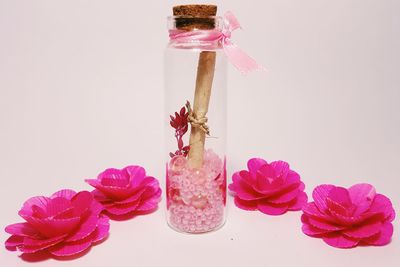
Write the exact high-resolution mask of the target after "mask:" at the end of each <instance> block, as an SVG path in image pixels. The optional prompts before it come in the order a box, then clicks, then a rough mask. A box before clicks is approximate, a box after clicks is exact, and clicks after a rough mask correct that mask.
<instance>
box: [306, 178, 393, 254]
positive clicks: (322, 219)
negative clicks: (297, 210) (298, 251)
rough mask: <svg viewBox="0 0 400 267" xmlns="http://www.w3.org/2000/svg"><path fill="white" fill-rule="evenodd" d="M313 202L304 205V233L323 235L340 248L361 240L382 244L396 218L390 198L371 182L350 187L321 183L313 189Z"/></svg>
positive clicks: (366, 243)
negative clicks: (378, 191)
mask: <svg viewBox="0 0 400 267" xmlns="http://www.w3.org/2000/svg"><path fill="white" fill-rule="evenodd" d="M312 196H313V199H314V202H310V203H308V204H306V205H305V206H304V207H303V212H304V213H303V215H302V217H301V220H302V222H303V227H302V230H303V233H305V234H306V235H309V236H312V237H321V238H322V239H323V240H324V241H325V243H327V244H328V245H330V246H333V247H338V248H351V247H355V246H357V245H359V244H363V245H375V246H382V245H386V244H388V243H389V242H390V239H391V237H392V234H393V225H392V223H391V222H392V221H393V220H394V218H395V211H394V209H393V206H392V203H391V201H390V199H388V198H387V197H385V196H384V195H381V194H377V193H376V192H375V188H374V187H373V186H372V185H370V184H356V185H353V186H352V187H350V188H349V189H346V188H343V187H338V186H334V185H327V184H323V185H319V186H317V187H316V188H315V189H314V191H313V194H312Z"/></svg>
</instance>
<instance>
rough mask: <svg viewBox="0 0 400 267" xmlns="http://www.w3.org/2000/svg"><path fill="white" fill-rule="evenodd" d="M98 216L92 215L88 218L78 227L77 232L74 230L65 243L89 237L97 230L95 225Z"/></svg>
mask: <svg viewBox="0 0 400 267" xmlns="http://www.w3.org/2000/svg"><path fill="white" fill-rule="evenodd" d="M98 220H99V218H98V215H97V214H94V215H91V216H88V217H87V218H86V219H85V220H84V221H83V222H82V223H81V225H80V226H79V228H78V229H77V230H75V231H74V232H73V233H71V235H70V236H69V237H68V238H67V239H66V240H65V241H66V242H73V241H77V240H81V239H83V238H85V237H87V236H89V235H90V234H91V233H93V231H94V230H96V228H97V223H98Z"/></svg>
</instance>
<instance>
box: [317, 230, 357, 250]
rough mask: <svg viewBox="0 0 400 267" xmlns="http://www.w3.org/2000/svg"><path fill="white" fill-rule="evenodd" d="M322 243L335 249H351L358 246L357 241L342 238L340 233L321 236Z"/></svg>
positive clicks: (345, 237)
mask: <svg viewBox="0 0 400 267" xmlns="http://www.w3.org/2000/svg"><path fill="white" fill-rule="evenodd" d="M322 239H323V240H324V242H325V243H326V244H328V245H330V246H332V247H335V248H352V247H355V246H357V245H358V242H359V241H358V240H356V239H352V238H350V237H347V236H344V235H342V234H340V233H331V234H326V235H323V237H322Z"/></svg>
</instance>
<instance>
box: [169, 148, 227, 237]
mask: <svg viewBox="0 0 400 267" xmlns="http://www.w3.org/2000/svg"><path fill="white" fill-rule="evenodd" d="M167 192H168V194H167V209H168V219H169V223H170V224H171V226H172V227H174V228H175V229H177V230H179V231H183V232H188V233H203V232H208V231H212V230H214V229H216V228H218V227H219V226H220V225H221V224H222V223H223V221H224V207H225V199H226V171H225V162H224V161H223V160H222V159H221V158H220V157H218V155H217V154H215V153H214V152H213V151H212V150H211V149H209V150H206V151H205V153H204V162H203V167H202V168H201V169H191V168H190V167H189V166H188V162H187V159H186V158H185V157H183V156H175V157H173V158H172V159H171V160H170V162H169V165H168V169H167Z"/></svg>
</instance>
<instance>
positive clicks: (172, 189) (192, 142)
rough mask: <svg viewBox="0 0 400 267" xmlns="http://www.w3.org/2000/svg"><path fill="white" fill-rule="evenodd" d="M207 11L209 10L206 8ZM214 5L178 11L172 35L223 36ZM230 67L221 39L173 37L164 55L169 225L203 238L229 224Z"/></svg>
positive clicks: (170, 20) (170, 21)
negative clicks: (227, 94) (227, 212)
mask: <svg viewBox="0 0 400 267" xmlns="http://www.w3.org/2000/svg"><path fill="white" fill-rule="evenodd" d="M203 7H206V8H203ZM215 15H216V6H210V5H190V6H178V7H174V16H171V17H168V29H169V32H170V36H173V35H174V34H176V33H184V34H187V33H188V34H189V35H190V33H193V31H198V32H196V33H200V32H202V33H205V34H210V33H212V32H209V31H222V30H223V27H224V21H223V19H222V18H221V17H217V16H215ZM226 76H227V62H226V59H225V56H224V55H223V51H222V47H221V43H220V41H218V40H212V41H209V40H199V39H196V38H194V39H192V38H171V40H170V42H169V44H168V46H167V48H166V50H165V146H166V152H165V156H166V161H167V164H166V195H167V196H166V198H167V221H168V224H169V225H170V226H171V227H172V228H173V229H175V230H177V231H180V232H186V233H204V232H209V231H213V230H216V229H218V228H219V227H221V226H222V225H223V224H224V222H225V205H226V157H225V149H226V148H225V146H226V81H227V77H226Z"/></svg>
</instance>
